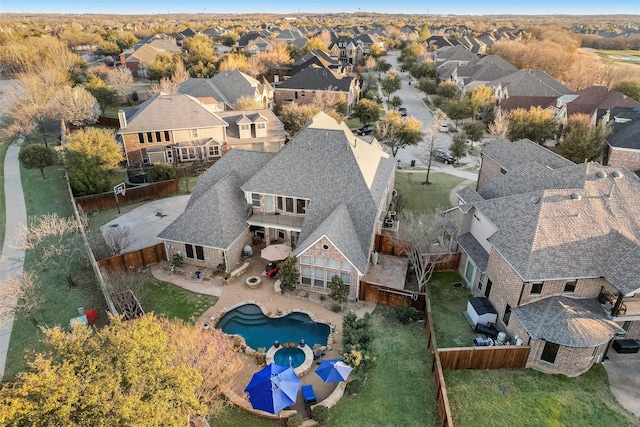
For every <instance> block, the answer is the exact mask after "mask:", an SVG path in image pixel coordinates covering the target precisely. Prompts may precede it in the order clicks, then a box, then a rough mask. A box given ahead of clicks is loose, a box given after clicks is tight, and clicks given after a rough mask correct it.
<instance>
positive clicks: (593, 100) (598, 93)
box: [567, 86, 640, 126]
mask: <svg viewBox="0 0 640 427" xmlns="http://www.w3.org/2000/svg"><path fill="white" fill-rule="evenodd" d="M576 95H578V97H577V98H576V99H574V100H573V101H571V102H569V103H568V104H567V114H568V116H569V117H571V116H572V115H574V114H586V115H587V116H589V117H590V124H591V126H596V124H597V119H598V118H599V117H598V110H610V109H612V108H615V107H635V106H637V105H640V102H638V101H636V100H635V99H633V98H629V97H628V96H626V95H625V94H623V93H620V92H617V91H615V90H611V89H609V88H608V87H606V86H591V87H588V88H585V89H581V90H577V91H576Z"/></svg>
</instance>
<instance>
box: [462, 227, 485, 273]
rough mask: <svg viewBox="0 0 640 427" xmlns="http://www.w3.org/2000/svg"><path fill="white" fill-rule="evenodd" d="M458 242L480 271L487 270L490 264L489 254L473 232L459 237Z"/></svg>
mask: <svg viewBox="0 0 640 427" xmlns="http://www.w3.org/2000/svg"><path fill="white" fill-rule="evenodd" d="M458 244H459V245H460V247H461V248H462V250H463V251H465V252H466V254H467V255H469V258H471V259H472V260H473V262H474V263H475V265H476V266H477V267H478V269H479V270H480V271H486V270H487V265H488V264H489V254H488V253H487V251H486V250H485V249H484V248H483V247H482V245H481V244H480V242H478V241H477V240H476V238H475V237H473V235H472V234H471V233H465V234H463V235H462V236H460V237H458Z"/></svg>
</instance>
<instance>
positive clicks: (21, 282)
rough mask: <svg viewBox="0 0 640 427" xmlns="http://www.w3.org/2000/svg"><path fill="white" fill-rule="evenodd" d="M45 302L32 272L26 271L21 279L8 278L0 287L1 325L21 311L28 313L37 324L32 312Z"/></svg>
mask: <svg viewBox="0 0 640 427" xmlns="http://www.w3.org/2000/svg"><path fill="white" fill-rule="evenodd" d="M43 302H44V299H43V298H42V293H41V292H38V282H37V280H36V277H35V275H34V274H33V273H32V272H30V271H26V270H24V271H23V272H22V275H21V276H20V277H9V278H7V279H6V280H5V281H4V283H2V286H0V325H2V326H4V325H5V323H6V322H7V321H8V320H9V319H12V318H13V317H14V316H15V315H16V313H17V312H19V311H21V312H24V313H26V314H27V315H28V316H29V317H30V318H31V321H32V322H33V323H34V324H35V323H36V322H35V320H34V319H33V317H32V314H31V311H32V310H33V309H34V308H36V307H38V306H39V305H41V304H42V303H43Z"/></svg>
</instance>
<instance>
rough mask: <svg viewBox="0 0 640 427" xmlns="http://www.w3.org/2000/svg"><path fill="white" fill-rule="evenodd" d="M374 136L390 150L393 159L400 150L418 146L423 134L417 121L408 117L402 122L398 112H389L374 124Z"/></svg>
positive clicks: (420, 124)
mask: <svg viewBox="0 0 640 427" xmlns="http://www.w3.org/2000/svg"><path fill="white" fill-rule="evenodd" d="M375 136H376V138H378V139H379V140H380V142H381V143H382V144H383V145H386V146H387V147H389V149H391V154H392V155H393V157H395V156H396V154H398V150H400V149H401V148H404V147H408V146H411V145H417V144H419V143H420V141H422V138H423V137H424V133H423V132H422V123H421V122H420V121H419V120H418V119H416V118H414V117H410V118H408V119H407V120H403V119H402V116H401V115H400V113H399V112H397V111H389V112H387V115H386V116H385V118H384V119H383V120H381V121H380V122H378V123H376V129H375Z"/></svg>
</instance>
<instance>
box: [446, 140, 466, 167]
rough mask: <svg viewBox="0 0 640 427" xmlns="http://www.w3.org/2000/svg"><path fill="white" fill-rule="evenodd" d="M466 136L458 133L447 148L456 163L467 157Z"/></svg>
mask: <svg viewBox="0 0 640 427" xmlns="http://www.w3.org/2000/svg"><path fill="white" fill-rule="evenodd" d="M466 139H467V135H466V134H465V133H459V134H457V135H455V136H454V137H453V142H452V143H451V145H450V146H449V151H451V154H452V155H453V156H454V157H455V158H456V163H458V161H459V160H460V159H461V158H462V157H464V156H466V155H467V141H466Z"/></svg>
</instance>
